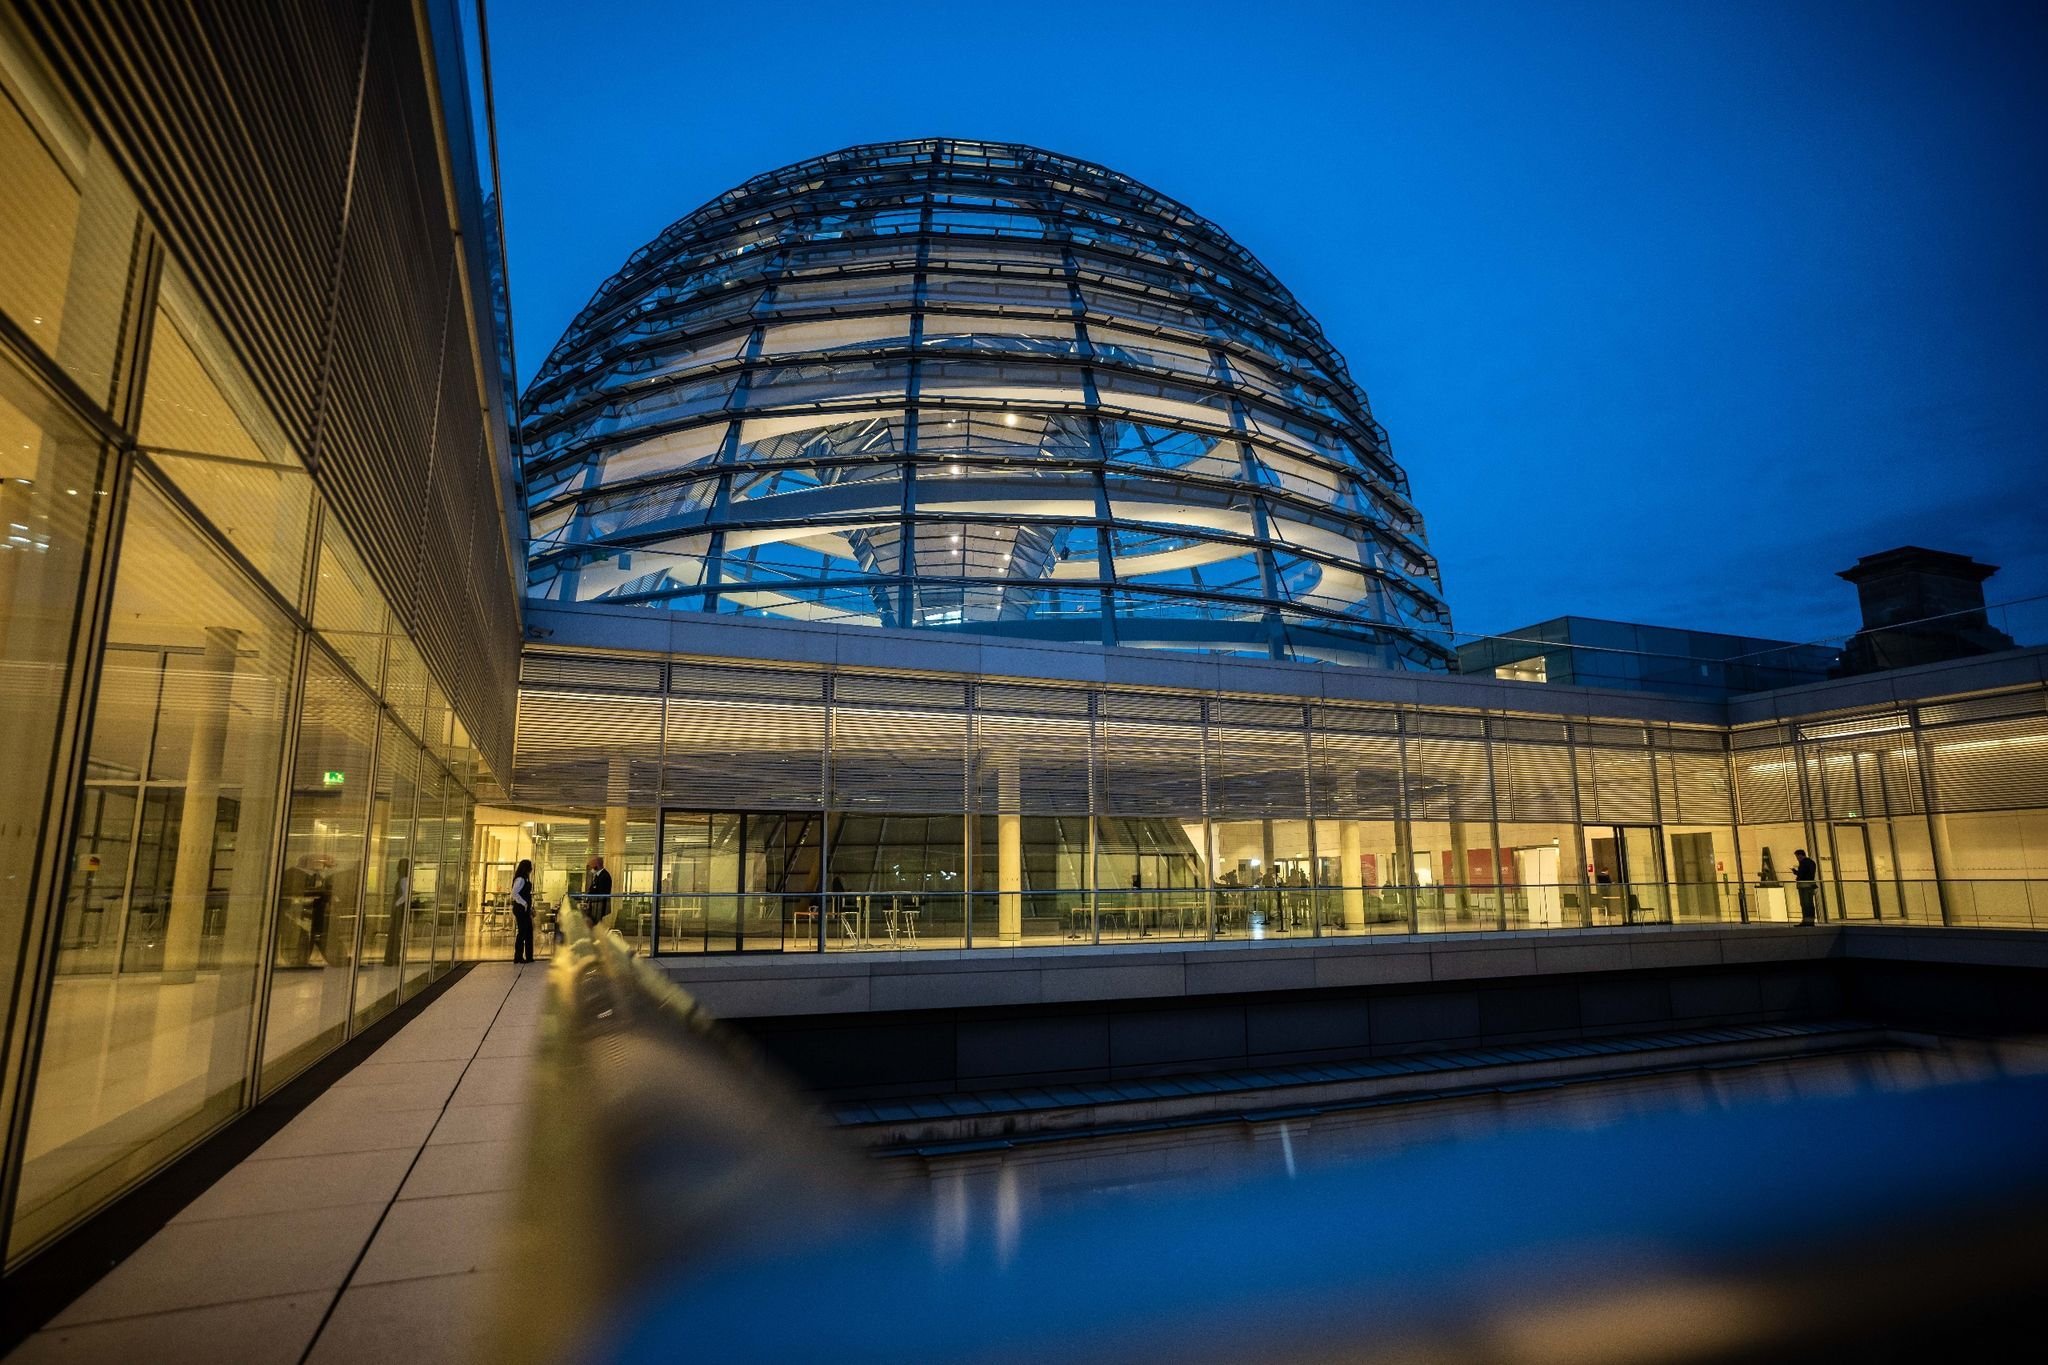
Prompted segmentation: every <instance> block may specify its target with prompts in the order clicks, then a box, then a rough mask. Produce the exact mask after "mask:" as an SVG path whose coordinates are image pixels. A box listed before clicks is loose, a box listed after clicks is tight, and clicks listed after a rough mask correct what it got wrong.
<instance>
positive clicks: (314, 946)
mask: <svg viewBox="0 0 2048 1365" xmlns="http://www.w3.org/2000/svg"><path fill="white" fill-rule="evenodd" d="M376 737H377V704H376V703H375V702H374V701H372V700H371V699H370V697H369V695H368V694H367V693H365V692H364V691H363V690H362V689H361V688H360V687H357V686H356V685H355V683H354V682H352V681H350V680H349V679H348V678H347V677H346V676H344V675H343V673H342V672H341V670H340V669H338V668H336V667H335V666H334V664H333V663H332V662H330V661H329V660H328V658H327V656H326V655H325V654H321V653H315V654H314V655H313V657H312V659H311V660H310V661H309V662H308V664H307V669H306V691H305V697H304V700H303V701H302V702H301V704H300V711H299V749H298V756H297V758H296V759H295V761H294V762H293V765H292V793H291V807H290V811H289V814H288V816H287V823H286V827H285V847H284V871H283V872H282V874H280V876H279V880H278V896H277V932H276V943H275V948H274V954H273V958H272V962H273V966H272V976H271V985H270V1018H269V1023H268V1025H267V1027H266V1028H265V1030H264V1035H263V1084H264V1088H265V1089H269V1088H271V1087H273V1086H275V1085H276V1084H277V1083H279V1082H281V1081H283V1080H285V1079H288V1078H289V1077H290V1076H291V1075H292V1074H293V1073H294V1072H295V1071H297V1070H299V1069H300V1068H302V1067H303V1066H304V1065H305V1063H306V1062H308V1061H310V1060H312V1059H313V1058H314V1057H317V1056H319V1055H320V1054H321V1053H323V1052H325V1051H326V1050H327V1049H328V1048H329V1047H331V1046H333V1045H334V1044H335V1043H337V1042H339V1041H340V1040H341V1037H342V1034H343V1032H344V1031H345V1030H346V1028H347V1026H348V996H349V976H350V968H351V966H352V965H353V963H354V955H355V938H356V915H357V910H358V902H359V900H360V898H361V893H362V887H363V854H364V836H365V832H366V829H367V823H368V817H369V799H370V788H371V781H370V776H371V769H370V754H371V751H372V748H373V746H374V745H375V743H376Z"/></svg>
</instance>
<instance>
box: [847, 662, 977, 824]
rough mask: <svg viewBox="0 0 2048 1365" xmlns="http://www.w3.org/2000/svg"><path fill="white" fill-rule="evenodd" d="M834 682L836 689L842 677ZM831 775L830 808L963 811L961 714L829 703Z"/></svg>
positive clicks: (964, 719)
mask: <svg viewBox="0 0 2048 1365" xmlns="http://www.w3.org/2000/svg"><path fill="white" fill-rule="evenodd" d="M834 681H835V687H834V691H835V694H838V693H839V689H838V686H837V684H838V683H840V682H843V681H844V679H835V680H834ZM840 695H843V694H840ZM964 699H965V698H964V688H963V689H962V700H964ZM831 780H832V805H833V806H834V808H836V809H839V810H888V811H904V812H912V811H927V812H934V813H946V812H952V813H958V812H960V811H963V810H965V809H967V806H966V801H967V715H966V713H965V711H964V710H954V711H932V710H917V709H912V708H909V707H875V706H850V705H846V704H844V703H843V702H837V703H835V704H834V705H833V707H832V763H831Z"/></svg>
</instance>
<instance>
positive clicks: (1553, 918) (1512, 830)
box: [1500, 821, 1585, 929]
mask: <svg viewBox="0 0 2048 1365" xmlns="http://www.w3.org/2000/svg"><path fill="white" fill-rule="evenodd" d="M1500 890H1501V897H1502V899H1503V901H1504V903H1505V905H1506V908H1507V921H1506V922H1507V927H1508V928H1510V929H1576V928H1578V927H1579V926H1581V925H1582V924H1584V923H1585V904H1584V890H1585V888H1584V887H1583V886H1582V885H1581V884H1580V882H1579V868H1578V836H1577V832H1576V831H1575V830H1573V828H1572V827H1571V825H1569V824H1565V823H1530V822H1526V821H1503V822H1502V823H1501V827H1500Z"/></svg>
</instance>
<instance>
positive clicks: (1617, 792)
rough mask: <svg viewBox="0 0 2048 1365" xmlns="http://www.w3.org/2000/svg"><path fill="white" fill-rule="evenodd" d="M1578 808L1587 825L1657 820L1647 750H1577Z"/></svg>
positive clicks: (1639, 822) (1643, 822) (1652, 821)
mask: <svg viewBox="0 0 2048 1365" xmlns="http://www.w3.org/2000/svg"><path fill="white" fill-rule="evenodd" d="M1578 757H1579V808H1580V810H1581V811H1582V812H1583V818H1584V819H1585V821H1586V823H1587V824H1651V823H1654V822H1655V821H1656V819H1657V807H1656V798H1655V795H1654V793H1653V791H1652V781H1653V779H1652V776H1651V773H1650V755H1649V751H1648V750H1631V749H1597V748H1595V749H1580V750H1579V751H1578Z"/></svg>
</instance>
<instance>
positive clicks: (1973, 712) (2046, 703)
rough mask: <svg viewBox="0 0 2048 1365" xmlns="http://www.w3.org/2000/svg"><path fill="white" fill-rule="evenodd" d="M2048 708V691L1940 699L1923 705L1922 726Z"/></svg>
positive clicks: (2034, 713)
mask: <svg viewBox="0 0 2048 1365" xmlns="http://www.w3.org/2000/svg"><path fill="white" fill-rule="evenodd" d="M2044 711H2048V690H2043V689H2041V688H2038V687H2036V688H2029V689H2028V690H2026V691H2024V692H2001V693H1999V694H1998V695H1996V696H1991V697H1970V698H1967V699H1965V700H1963V701H1945V702H1937V703H1935V704H1934V705H1932V706H1923V707H1921V708H1920V723H1921V724H1922V725H1953V724H1956V723H1957V722H1959V721H1966V720H1997V719H1999V718H2001V717H2004V716H2038V715H2041V714H2042V713H2043V712H2044Z"/></svg>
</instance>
